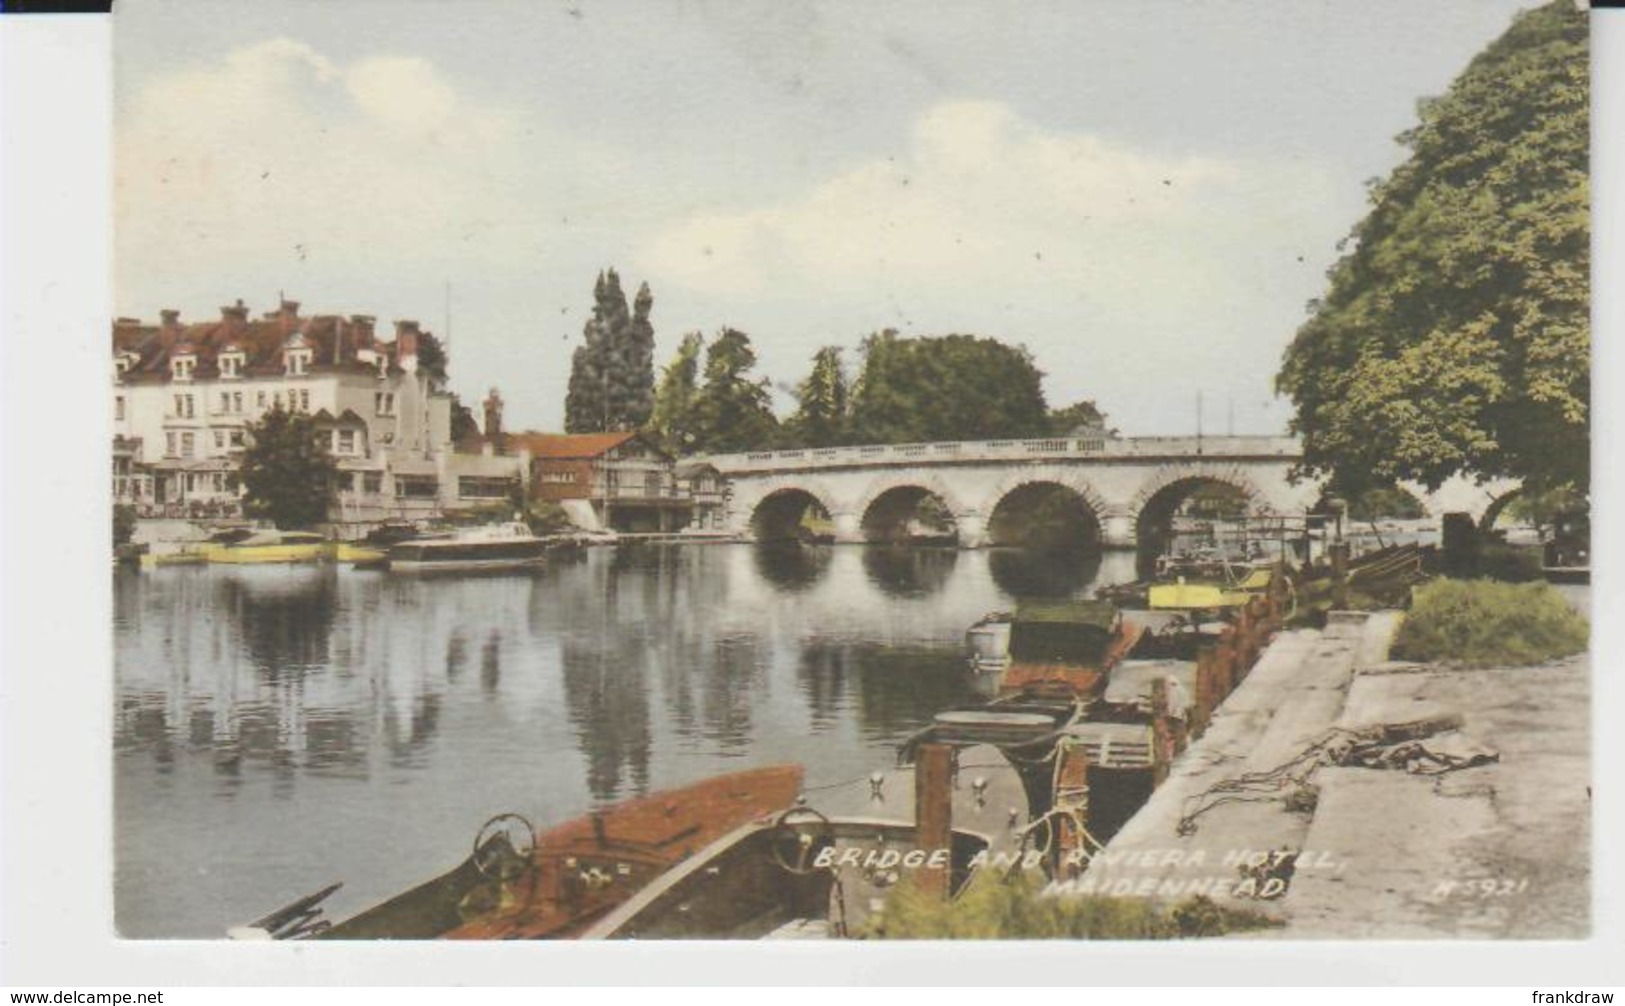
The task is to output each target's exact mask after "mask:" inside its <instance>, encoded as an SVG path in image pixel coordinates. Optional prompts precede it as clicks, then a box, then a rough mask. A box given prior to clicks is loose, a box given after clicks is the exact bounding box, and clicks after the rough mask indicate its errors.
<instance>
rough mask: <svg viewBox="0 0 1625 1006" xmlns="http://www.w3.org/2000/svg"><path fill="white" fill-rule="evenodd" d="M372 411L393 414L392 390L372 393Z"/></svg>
mask: <svg viewBox="0 0 1625 1006" xmlns="http://www.w3.org/2000/svg"><path fill="white" fill-rule="evenodd" d="M373 405H374V411H376V412H377V413H378V414H379V415H380V416H393V415H394V414H395V393H394V392H393V391H380V392H378V393H377V394H375V395H373Z"/></svg>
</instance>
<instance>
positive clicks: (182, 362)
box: [169, 353, 197, 381]
mask: <svg viewBox="0 0 1625 1006" xmlns="http://www.w3.org/2000/svg"><path fill="white" fill-rule="evenodd" d="M196 367H197V357H195V356H193V355H192V354H190V353H188V354H186V355H184V356H177V357H175V358H174V359H173V360H171V361H169V372H170V375H171V376H173V377H174V378H175V380H177V381H190V380H191V379H192V371H193V370H194V369H196Z"/></svg>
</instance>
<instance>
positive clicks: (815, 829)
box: [767, 807, 835, 877]
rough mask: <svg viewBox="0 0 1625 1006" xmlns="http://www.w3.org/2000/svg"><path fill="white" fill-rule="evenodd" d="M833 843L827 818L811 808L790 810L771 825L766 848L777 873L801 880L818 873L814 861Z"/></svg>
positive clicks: (831, 830)
mask: <svg viewBox="0 0 1625 1006" xmlns="http://www.w3.org/2000/svg"><path fill="white" fill-rule="evenodd" d="M834 839H835V829H834V828H833V827H832V826H831V825H830V823H829V818H827V817H825V816H824V815H823V814H820V813H819V812H818V811H816V810H813V809H812V808H811V807H791V808H790V809H789V810H787V811H785V812H784V813H782V814H780V815H779V819H778V820H777V821H775V822H773V831H772V833H771V835H770V837H769V838H768V846H767V847H768V850H769V852H771V853H772V856H773V862H775V863H777V864H778V866H779V869H781V870H784V871H785V872H787V873H793V874H795V875H796V876H798V877H804V876H807V875H808V874H810V873H813V872H815V871H817V870H818V869H820V867H818V866H815V865H814V861H815V858H816V856H817V855H818V852H819V850H820V849H822V848H824V847H825V846H827V845H828V844H829V843H830V842H832V841H834Z"/></svg>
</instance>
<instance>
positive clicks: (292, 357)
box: [287, 349, 310, 377]
mask: <svg viewBox="0 0 1625 1006" xmlns="http://www.w3.org/2000/svg"><path fill="white" fill-rule="evenodd" d="M287 362H288V375H289V376H290V377H299V376H302V375H303V374H304V373H305V368H306V367H308V366H309V365H310V350H308V349H290V350H289V351H288V358H287Z"/></svg>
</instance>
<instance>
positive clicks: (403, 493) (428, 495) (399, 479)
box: [395, 475, 440, 499]
mask: <svg viewBox="0 0 1625 1006" xmlns="http://www.w3.org/2000/svg"><path fill="white" fill-rule="evenodd" d="M439 494H440V483H438V482H436V481H435V479H434V476H432V475H397V476H395V495H396V496H397V497H400V498H402V499H434V498H435V497H436V496H438V495H439Z"/></svg>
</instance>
